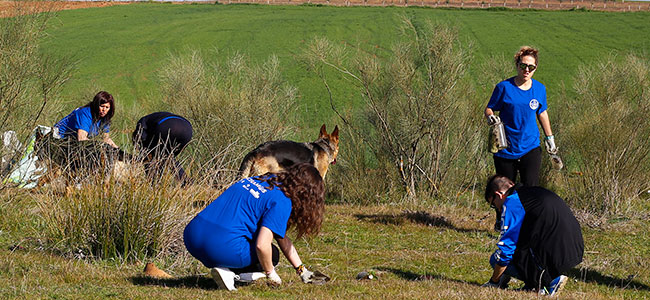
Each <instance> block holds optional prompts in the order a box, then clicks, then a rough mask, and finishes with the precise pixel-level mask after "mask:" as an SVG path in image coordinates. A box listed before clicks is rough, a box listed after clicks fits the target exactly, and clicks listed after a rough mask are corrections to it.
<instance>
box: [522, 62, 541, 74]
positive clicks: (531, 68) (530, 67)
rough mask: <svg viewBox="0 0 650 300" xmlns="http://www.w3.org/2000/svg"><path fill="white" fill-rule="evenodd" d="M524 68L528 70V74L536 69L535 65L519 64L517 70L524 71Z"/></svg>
mask: <svg viewBox="0 0 650 300" xmlns="http://www.w3.org/2000/svg"><path fill="white" fill-rule="evenodd" d="M526 68H528V70H529V71H530V72H532V71H535V69H537V66H536V65H529V64H526V63H522V62H520V63H519V69H522V70H526Z"/></svg>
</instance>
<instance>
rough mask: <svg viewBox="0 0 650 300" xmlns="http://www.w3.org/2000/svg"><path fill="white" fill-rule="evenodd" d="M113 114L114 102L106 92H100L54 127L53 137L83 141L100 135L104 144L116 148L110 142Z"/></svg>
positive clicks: (111, 141)
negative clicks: (109, 133)
mask: <svg viewBox="0 0 650 300" xmlns="http://www.w3.org/2000/svg"><path fill="white" fill-rule="evenodd" d="M114 114H115V100H114V99H113V96H112V95H111V94H109V93H108V92H105V91H101V92H99V93H97V95H95V97H94V98H93V100H92V101H90V102H88V104H86V105H84V106H82V107H78V108H76V109H75V110H73V111H72V112H71V113H70V114H69V115H67V116H65V117H64V118H63V119H61V120H60V121H59V122H57V123H56V124H55V125H54V137H55V138H58V139H67V138H73V139H76V140H77V141H85V140H88V139H90V138H92V137H95V136H97V135H99V134H100V133H101V134H102V138H103V140H104V142H105V143H107V144H109V145H111V146H112V147H113V148H118V146H117V145H116V144H115V143H114V142H113V140H111V138H110V136H109V135H108V132H109V131H110V126H111V119H112V118H113V115H114Z"/></svg>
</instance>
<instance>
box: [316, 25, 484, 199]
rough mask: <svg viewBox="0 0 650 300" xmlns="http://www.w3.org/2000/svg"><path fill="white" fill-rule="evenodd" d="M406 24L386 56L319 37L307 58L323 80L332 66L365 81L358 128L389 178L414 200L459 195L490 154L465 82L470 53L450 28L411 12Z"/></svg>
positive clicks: (359, 81) (360, 84)
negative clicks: (424, 20) (419, 18)
mask: <svg viewBox="0 0 650 300" xmlns="http://www.w3.org/2000/svg"><path fill="white" fill-rule="evenodd" d="M400 29H401V30H402V33H403V39H402V40H401V41H399V42H397V43H395V44H394V45H393V46H392V47H391V51H390V54H389V55H387V56H386V57H378V56H377V55H375V54H373V53H368V52H363V51H358V52H356V53H352V51H349V50H347V49H344V48H341V47H337V46H334V45H332V44H330V43H329V42H328V41H326V40H316V41H315V42H313V43H312V44H311V46H310V48H309V49H308V50H307V51H308V53H307V57H308V62H309V63H310V65H311V67H312V68H313V69H314V70H315V71H316V72H317V73H318V74H320V75H321V77H322V78H324V74H326V73H325V71H324V67H331V68H333V69H335V70H337V71H339V72H340V74H343V75H344V76H346V77H348V78H349V79H351V80H352V81H353V82H354V83H355V84H356V85H357V86H358V88H359V91H360V92H361V93H362V95H363V96H364V99H365V106H364V107H363V112H362V116H363V117H362V118H361V119H357V120H356V121H355V120H351V121H350V122H351V126H352V127H353V128H354V129H356V133H357V134H358V135H359V137H360V139H362V140H363V141H364V142H365V145H366V146H367V147H369V148H370V149H371V151H372V153H373V155H374V158H375V159H376V160H377V162H378V166H380V167H384V166H390V170H388V172H389V173H390V174H392V176H391V175H388V176H384V178H398V182H400V184H401V186H402V188H403V190H404V195H405V196H406V197H407V198H408V199H413V200H414V199H417V198H418V197H421V196H422V197H424V198H429V197H436V196H440V195H444V196H445V197H447V196H451V197H452V198H453V197H455V196H456V195H458V193H459V192H462V191H463V190H464V189H465V188H466V187H467V186H468V185H470V184H471V183H473V182H475V181H476V176H477V175H478V172H476V170H475V169H474V168H472V166H473V165H476V164H475V162H476V161H477V160H478V159H480V156H479V153H481V154H482V153H483V152H482V150H483V145H482V143H481V140H482V139H481V133H480V132H482V131H479V130H478V128H479V127H478V126H479V124H480V114H478V113H477V112H476V108H475V107H473V104H471V103H472V102H473V101H468V98H470V97H471V96H472V95H471V93H470V92H469V90H470V89H469V88H468V87H469V86H468V85H467V84H466V81H465V80H464V76H465V71H466V69H467V67H468V64H467V63H468V57H469V52H468V51H467V48H466V47H463V46H462V43H461V42H460V41H459V40H458V33H457V31H456V30H455V29H453V28H451V27H448V26H445V25H439V24H432V23H427V24H418V23H416V22H415V20H413V19H412V18H408V17H405V18H404V20H403V23H402V27H401V28H400ZM348 56H349V57H351V58H350V59H349V58H348ZM352 122H353V123H352ZM361 159H365V158H361ZM357 165H363V164H357ZM353 172H355V173H359V171H358V170H356V171H353ZM373 180H375V179H374V178H373Z"/></svg>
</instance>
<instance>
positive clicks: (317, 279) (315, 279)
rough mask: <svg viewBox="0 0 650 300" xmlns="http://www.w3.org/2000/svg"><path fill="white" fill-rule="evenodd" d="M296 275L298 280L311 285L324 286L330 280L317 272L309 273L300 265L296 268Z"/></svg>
mask: <svg viewBox="0 0 650 300" xmlns="http://www.w3.org/2000/svg"><path fill="white" fill-rule="evenodd" d="M296 274H298V276H300V279H301V280H302V282H304V283H311V284H324V283H326V282H328V281H329V280H330V278H329V276H327V275H325V274H323V273H321V272H319V271H314V272H312V271H309V270H307V267H305V265H300V266H299V267H298V268H296Z"/></svg>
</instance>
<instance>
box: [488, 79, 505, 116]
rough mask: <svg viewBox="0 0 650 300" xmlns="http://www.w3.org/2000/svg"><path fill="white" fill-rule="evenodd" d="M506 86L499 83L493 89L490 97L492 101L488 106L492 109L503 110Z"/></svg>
mask: <svg viewBox="0 0 650 300" xmlns="http://www.w3.org/2000/svg"><path fill="white" fill-rule="evenodd" d="M504 92H505V88H504V86H503V85H502V84H497V86H495V87H494V91H492V97H490V102H488V104H487V107H488V108H489V109H492V110H496V111H501V108H502V107H503V93H504Z"/></svg>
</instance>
